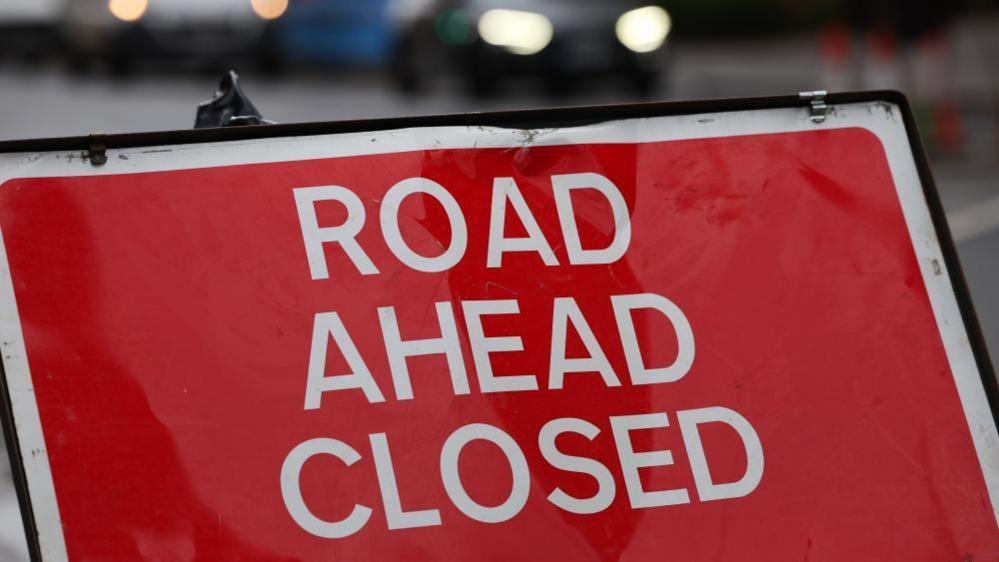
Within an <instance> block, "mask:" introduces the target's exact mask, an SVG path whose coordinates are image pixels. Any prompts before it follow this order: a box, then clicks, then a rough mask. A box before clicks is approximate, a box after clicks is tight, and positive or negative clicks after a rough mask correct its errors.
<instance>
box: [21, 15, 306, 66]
mask: <svg viewBox="0 0 999 562" xmlns="http://www.w3.org/2000/svg"><path fill="white" fill-rule="evenodd" d="M25 1H33V0H25ZM287 8H288V0H70V1H69V3H68V5H67V7H66V9H65V11H64V12H63V18H62V36H63V40H64V42H65V46H66V51H67V56H68V57H69V61H70V63H71V65H72V66H73V67H74V68H77V69H88V68H90V67H92V66H94V65H97V64H101V63H104V64H107V65H109V66H110V68H111V69H112V70H113V71H115V72H116V73H128V72H130V71H131V70H133V69H134V68H135V67H136V64H137V63H139V62H145V61H149V60H153V59H160V60H170V61H185V62H198V63H202V64H205V63H216V64H230V63H232V61H233V60H234V59H235V58H236V57H250V58H252V59H253V60H255V61H256V62H259V63H260V64H261V65H262V66H265V67H273V66H276V65H279V64H280V62H281V61H280V59H279V57H278V55H277V51H276V49H275V48H274V44H273V37H272V34H271V32H270V30H271V23H272V22H273V21H274V20H276V19H278V18H280V17H281V16H282V15H284V12H285V11H286V9H287Z"/></svg>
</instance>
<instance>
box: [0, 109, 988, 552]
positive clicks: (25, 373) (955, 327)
mask: <svg viewBox="0 0 999 562" xmlns="http://www.w3.org/2000/svg"><path fill="white" fill-rule="evenodd" d="M854 127H856V128H862V129H866V130H868V131H869V132H871V133H872V134H873V135H875V136H876V137H877V138H878V139H879V140H880V141H881V143H882V145H883V146H884V150H885V154H886V156H887V159H888V164H889V167H890V170H891V174H892V177H893V179H894V182H895V186H896V190H897V192H898V197H899V201H900V203H901V206H902V211H903V214H904V215H905V221H906V225H907V227H908V230H909V236H910V239H911V240H912V243H913V248H914V250H915V253H916V257H917V260H918V262H919V268H920V271H921V272H922V277H923V282H924V283H925V285H926V288H927V292H928V294H929V298H930V303H931V306H932V308H933V314H934V316H935V318H936V322H937V327H938V329H939V331H940V337H941V339H942V341H943V345H944V349H945V351H946V354H947V359H948V361H949V363H950V368H951V372H952V373H953V376H954V382H955V384H956V386H957V391H958V395H959V397H960V400H961V404H962V406H963V409H964V414H965V417H966V419H967V423H968V427H969V430H970V432H971V436H972V440H973V442H974V445H975V450H976V452H977V454H978V460H979V463H980V465H981V468H982V473H983V475H984V478H985V483H986V487H987V489H988V493H989V498H990V501H991V504H992V509H993V514H994V515H995V517H996V521H997V524H999V433H997V430H996V423H995V420H994V419H993V416H992V411H991V409H990V407H989V403H988V399H987V397H986V394H985V388H984V386H983V383H982V378H981V374H980V372H979V368H978V364H977V362H976V360H975V357H974V354H973V351H972V345H971V340H970V338H969V334H968V333H967V331H966V329H965V323H964V319H963V317H962V315H961V312H960V308H959V307H958V303H957V298H956V294H955V289H954V287H953V285H952V284H951V278H950V275H949V272H948V271H947V262H946V260H945V259H944V254H943V251H942V249H941V246H940V242H939V240H938V239H937V233H936V228H935V227H934V224H933V220H932V217H931V214H930V210H929V203H928V201H927V200H926V196H925V194H924V191H923V185H922V182H921V181H920V177H919V172H918V168H917V166H916V162H915V159H914V156H913V151H912V147H911V146H910V144H909V139H908V136H907V133H906V129H905V125H904V119H903V116H902V112H901V110H900V108H899V107H898V105H896V104H893V103H889V102H884V101H871V102H860V103H850V104H840V105H836V106H835V107H834V108H833V111H832V112H831V113H830V115H829V116H828V118H827V119H826V120H825V122H823V123H814V122H813V121H812V120H811V118H810V114H809V111H808V108H806V107H799V108H778V109H748V110H738V111H724V112H718V113H700V114H693V115H676V116H659V117H643V118H628V119H619V120H611V121H607V122H605V123H600V124H596V125H586V126H581V127H571V128H553V129H534V130H521V129H505V128H495V127H478V126H476V127H455V126H450V127H419V128H413V129H398V130H388V131H375V132H361V133H338V134H329V135H311V136H301V137H283V138H273V139H254V140H244V141H225V142H215V143H198V144H184V145H165V146H159V147H142V148H127V149H109V150H108V162H107V164H106V165H104V166H101V167H95V166H91V165H90V164H89V163H88V162H87V161H86V158H85V157H84V156H83V155H81V153H80V152H79V151H53V152H44V153H18V154H0V184H3V183H4V182H6V181H7V180H9V179H14V178H32V177H62V176H99V175H100V176H102V175H112V174H128V173H140V172H156V171H172V170H186V169H196V168H209V167H221V166H234V165H242V164H259V163H272V162H290V161H303V160H315V159H323V158H335V157H345V156H360V155H371V154H389V153H397V152H409V151H419V150H434V149H468V148H518V147H529V146H558V145H567V144H619V143H646V142H662V141H672V140H690V139H703V138H719V137H733V136H745V135H760V134H776V133H793V132H802V131H815V130H829V129H842V128H854ZM2 241H3V235H2V232H0V346H2V351H3V354H2V355H3V366H4V372H5V374H6V379H7V388H8V391H9V395H10V400H11V408H12V412H13V417H14V420H15V430H16V434H17V439H18V445H19V447H20V455H21V460H22V463H23V465H24V470H25V476H26V480H27V488H28V493H29V496H30V503H31V507H32V510H33V514H34V519H35V521H34V522H35V528H36V530H37V532H38V542H39V546H40V550H41V557H42V560H44V561H45V562H63V561H66V560H68V558H67V552H66V544H65V539H64V536H63V533H62V523H61V520H60V518H59V509H58V504H57V501H56V495H55V488H54V485H53V481H52V472H51V468H50V466H49V460H48V454H47V452H46V448H45V443H44V438H43V435H42V426H41V420H40V418H39V414H38V406H37V403H36V401H35V398H34V388H33V385H32V382H31V375H30V370H29V365H28V361H27V355H26V351H25V347H24V338H23V335H22V333H21V323H20V319H19V316H18V312H17V304H16V300H15V295H14V287H13V282H12V280H11V275H10V268H9V266H8V261H7V254H6V248H5V246H4V245H3V243H2Z"/></svg>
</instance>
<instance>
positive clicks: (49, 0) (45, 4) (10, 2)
mask: <svg viewBox="0 0 999 562" xmlns="http://www.w3.org/2000/svg"><path fill="white" fill-rule="evenodd" d="M63 2H64V0H0V58H7V57H30V56H34V55H38V54H44V53H46V52H48V51H51V50H53V46H54V45H56V43H57V41H56V39H57V37H58V35H57V32H56V29H57V26H58V22H59V15H60V14H61V13H62V9H63Z"/></svg>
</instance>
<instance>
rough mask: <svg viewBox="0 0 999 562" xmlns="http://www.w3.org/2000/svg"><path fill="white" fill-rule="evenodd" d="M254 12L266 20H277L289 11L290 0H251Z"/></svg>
mask: <svg viewBox="0 0 999 562" xmlns="http://www.w3.org/2000/svg"><path fill="white" fill-rule="evenodd" d="M250 5H251V6H253V12H254V13H255V14H257V15H258V16H260V17H261V19H265V20H276V19H278V18H279V17H281V16H283V15H284V13H285V11H286V10H287V9H288V0H250Z"/></svg>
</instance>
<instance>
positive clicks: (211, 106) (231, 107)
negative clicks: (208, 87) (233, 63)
mask: <svg viewBox="0 0 999 562" xmlns="http://www.w3.org/2000/svg"><path fill="white" fill-rule="evenodd" d="M273 124H274V122H273V121H268V120H267V119H264V118H263V116H262V115H261V114H260V112H259V111H257V108H256V107H254V106H253V102H251V101H250V98H249V97H247V96H246V94H245V93H243V89H242V88H240V87H239V75H237V74H236V73H235V72H234V71H232V70H230V71H229V72H227V73H226V74H225V76H223V77H222V80H221V81H220V82H219V87H218V89H217V90H216V91H215V96H214V97H213V98H212V99H210V100H208V101H206V102H204V103H202V104H200V105H198V111H197V114H196V115H195V119H194V128H195V129H205V128H209V127H239V126H246V125H273Z"/></svg>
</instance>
